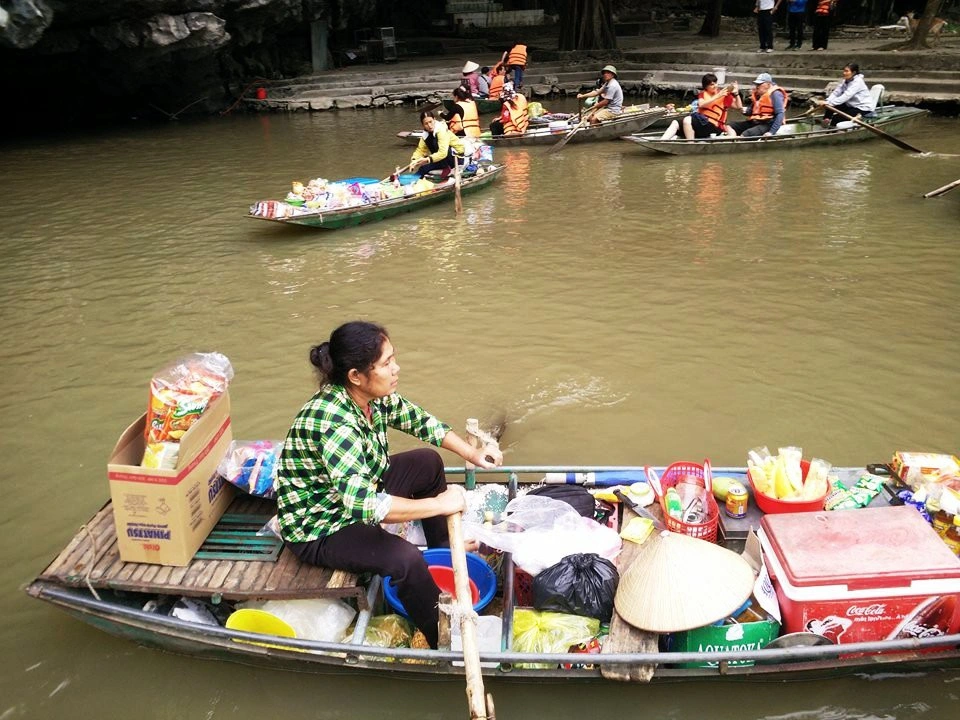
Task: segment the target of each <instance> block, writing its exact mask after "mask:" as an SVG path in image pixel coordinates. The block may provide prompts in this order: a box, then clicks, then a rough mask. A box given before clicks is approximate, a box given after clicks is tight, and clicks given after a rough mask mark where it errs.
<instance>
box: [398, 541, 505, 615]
mask: <svg viewBox="0 0 960 720" xmlns="http://www.w3.org/2000/svg"><path fill="white" fill-rule="evenodd" d="M423 559H424V560H426V561H427V565H445V566H447V567H453V561H452V560H451V559H450V550H448V549H447V548H430V549H429V550H424V551H423ZM467 575H469V576H470V579H471V580H473V582H474V584H475V585H476V586H477V593H478V594H479V596H480V597H479V599H478V600H477V602H475V603H474V605H473V609H474V611H475V612H480V611H481V610H483V609H484V608H485V607H486V606H487V605H489V604H490V601H491V600H493V596H494V595H496V593H497V574H496V573H495V572H494V571H493V568H491V567H490V566H489V565H487V562H486V561H485V560H484V559H483V558H482V557H480V556H479V555H476V554H474V553H467ZM383 597H384V598H385V599H386V601H387V604H388V605H389V606H390V607H392V608H393V609H394V610H396V611H397V612H398V613H400V614H401V615H403V616H404V617H406V618H408V617H410V616H409V615H407V611H406V610H405V609H404V607H403V603H402V602H400V598H399V597H397V589H396V588H395V587H394V586H393V580H392V578H391V577H390V576H389V575H387V576H386V577H385V578H384V579H383Z"/></svg>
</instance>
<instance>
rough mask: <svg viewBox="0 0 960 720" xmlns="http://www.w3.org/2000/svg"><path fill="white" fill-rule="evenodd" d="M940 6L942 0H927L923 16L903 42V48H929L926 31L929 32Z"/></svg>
mask: <svg viewBox="0 0 960 720" xmlns="http://www.w3.org/2000/svg"><path fill="white" fill-rule="evenodd" d="M942 6H943V0H927V4H926V5H925V6H924V8H923V17H922V18H920V22H919V23H917V31H916V32H915V33H914V34H913V35H912V36H911V37H910V39H909V40H908V41H907V42H905V43H904V44H903V48H904V50H921V49H929V47H930V46H929V45H927V33H928V32H930V26H931V25H932V24H933V19H934V18H935V17H936V16H937V13H939V12H940V8H941V7H942Z"/></svg>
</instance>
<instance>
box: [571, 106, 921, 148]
mask: <svg viewBox="0 0 960 720" xmlns="http://www.w3.org/2000/svg"><path fill="white" fill-rule="evenodd" d="M928 113H929V111H927V110H922V109H920V108H912V107H897V106H888V107H884V108H879V109H878V110H877V114H876V117H874V118H864V121H865V122H869V123H870V124H871V125H873V126H874V127H876V128H879V129H882V130H883V131H884V132H887V133H895V132H898V131H900V130H902V129H903V128H904V127H905V126H906V125H907V124H908V123H911V122H913V121H914V120H917V119H919V118H921V117H924V116H925V115H927V114H928ZM660 135H661V133H635V134H631V135H627V136H624V137H623V139H624V140H628V141H630V142H633V143H637V144H638V145H640V146H641V147H643V148H644V149H646V150H651V151H654V152H656V153H663V154H665V155H716V154H721V153H740V152H758V151H761V150H787V149H789V148H798V147H812V146H816V145H836V144H839V143H847V142H856V141H859V140H870V139H872V138H876V137H877V136H876V135H875V134H874V133H872V132H870V130H868V129H867V128H864V127H862V126H860V125H856V124H854V123H852V122H844V123H840V125H838V126H837V127H832V128H831V127H826V128H825V127H823V126H822V125H821V124H820V122H819V121H818V120H817V119H814V118H795V119H792V120H788V121H787V122H785V123H784V125H783V127H782V128H781V129H780V132H778V133H777V134H776V135H773V136H771V137H755V138H753V137H751V138H744V137H726V136H715V137H711V138H707V139H698V140H687V139H685V138H683V137H682V136H678V137H675V138H673V139H672V140H661V139H660ZM571 142H572V141H571Z"/></svg>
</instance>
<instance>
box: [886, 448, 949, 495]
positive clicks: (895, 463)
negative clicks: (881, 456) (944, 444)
mask: <svg viewBox="0 0 960 720" xmlns="http://www.w3.org/2000/svg"><path fill="white" fill-rule="evenodd" d="M890 467H891V469H892V470H893V471H894V472H895V473H896V474H897V475H898V476H899V477H900V479H901V480H902V481H903V483H904V484H905V485H909V486H910V487H912V488H916V487H918V486H920V485H921V484H923V482H924V480H926V479H927V478H929V479H931V480H933V479H936V478H937V477H939V476H940V475H941V474H942V473H955V472H958V471H960V460H957V458H956V457H954V456H953V455H943V454H938V453H923V452H896V453H894V455H893V460H892V461H891V462H890Z"/></svg>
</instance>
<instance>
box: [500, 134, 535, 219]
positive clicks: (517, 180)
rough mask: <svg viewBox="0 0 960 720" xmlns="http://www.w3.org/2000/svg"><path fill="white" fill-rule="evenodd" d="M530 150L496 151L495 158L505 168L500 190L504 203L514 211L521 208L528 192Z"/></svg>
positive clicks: (524, 203) (525, 202)
mask: <svg viewBox="0 0 960 720" xmlns="http://www.w3.org/2000/svg"><path fill="white" fill-rule="evenodd" d="M530 153H531V151H530V150H521V149H518V148H517V149H511V150H508V151H502V152H500V153H498V156H497V157H496V158H495V159H496V160H497V161H498V162H502V163H503V165H504V167H505V168H506V169H505V170H504V172H503V174H504V177H503V178H502V179H501V180H500V184H501V187H500V192H502V193H503V197H504V200H505V201H506V204H507V205H509V206H510V208H511V209H512V210H514V211H518V210H522V209H523V207H524V205H526V204H527V193H528V192H530Z"/></svg>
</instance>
